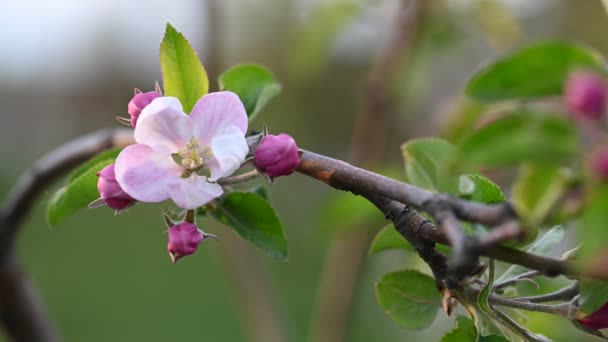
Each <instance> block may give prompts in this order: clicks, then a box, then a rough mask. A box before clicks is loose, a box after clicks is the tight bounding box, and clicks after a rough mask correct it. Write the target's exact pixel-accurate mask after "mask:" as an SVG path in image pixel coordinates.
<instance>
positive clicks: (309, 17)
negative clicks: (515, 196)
mask: <svg viewBox="0 0 608 342" xmlns="http://www.w3.org/2000/svg"><path fill="white" fill-rule="evenodd" d="M408 2H409V1H407V0H406V1H398V0H384V1H383V0H373V1H372V0H370V1H364V0H341V1H340V0H334V1H330V0H326V1H323V0H316V1H313V0H290V1H286V0H223V1H219V0H218V1H213V0H208V1H197V0H189V1H186V0H183V1H173V2H167V1H160V0H149V1H146V2H145V3H144V2H134V1H132V2H129V1H118V0H105V1H89V2H82V1H73V0H59V1H54V2H47V1H42V0H24V1H19V2H17V1H13V2H10V3H9V2H6V3H4V4H3V5H2V10H1V11H0V46H2V53H1V54H0V104H2V106H1V109H0V113H1V115H2V119H3V121H2V122H3V123H2V125H0V158H1V160H2V166H3V167H2V169H1V170H0V194H1V195H2V197H4V195H5V194H6V193H7V191H8V189H9V188H10V186H11V185H12V184H13V182H14V181H15V180H16V179H17V178H18V177H19V175H20V174H21V172H22V171H23V170H24V169H25V168H26V167H27V166H28V165H29V164H31V163H32V162H33V161H35V160H36V159H37V158H38V157H40V156H42V155H43V154H44V153H45V152H47V151H49V150H51V149H52V148H53V147H54V146H57V145H59V144H61V143H63V142H65V141H68V140H70V139H71V138H73V137H76V136H79V135H81V134H83V133H87V132H91V131H94V130H97V129H100V128H103V127H109V126H116V125H118V124H117V123H116V122H115V121H114V116H116V115H123V116H124V115H125V114H126V109H127V103H128V101H129V100H130V98H131V96H132V91H133V88H136V87H137V88H140V89H142V90H144V91H149V90H152V89H153V86H154V81H157V80H158V81H160V80H161V75H160V71H159V70H158V46H159V44H160V40H161V38H162V34H163V31H164V28H165V24H166V23H167V22H171V23H172V25H173V26H175V27H176V28H177V29H178V30H180V31H181V32H183V33H184V34H185V35H186V37H187V38H188V39H189V40H190V41H191V43H192V44H193V46H194V48H195V49H196V50H197V51H198V52H199V55H200V57H201V59H202V60H203V63H204V64H205V65H206V67H207V69H208V73H209V76H210V79H211V80H212V88H213V87H215V84H214V83H215V82H214V81H213V80H215V79H216V77H217V75H218V74H219V73H220V72H221V71H222V70H225V69H227V68H228V67H230V66H231V65H233V64H235V63H239V62H257V63H261V64H264V65H266V66H268V67H269V68H270V69H271V70H273V72H275V74H276V76H277V78H278V79H279V80H280V81H281V83H282V84H283V93H282V94H281V95H280V96H279V97H278V99H275V100H273V102H272V103H271V104H270V105H269V107H267V110H266V111H265V113H263V114H262V115H260V117H258V119H256V121H255V122H254V123H253V124H252V128H253V129H260V128H261V127H262V124H263V123H266V124H268V126H269V128H270V130H271V132H275V133H278V132H287V133H289V134H291V135H293V136H294V137H295V138H296V140H297V141H298V144H299V145H300V146H301V147H303V148H306V149H309V150H313V151H318V152H320V153H323V154H326V155H330V156H333V157H337V158H343V159H346V158H349V150H350V136H351V132H352V131H353V126H354V122H355V120H356V117H357V115H356V114H357V113H360V112H361V109H360V108H361V103H362V101H363V100H362V98H363V97H364V96H365V93H364V92H363V84H364V81H365V80H366V78H367V75H368V72H369V70H370V66H371V65H372V64H373V63H374V60H375V56H377V55H378V54H379V53H380V51H382V50H383V49H386V43H387V42H386V38H387V37H388V36H389V35H390V32H391V29H392V28H393V24H394V21H395V13H397V12H398V8H399V7H400V6H404V5H405V6H407V5H408ZM427 5H428V8H427V10H426V11H425V14H424V18H421V19H422V20H420V22H419V23H418V26H419V27H418V28H419V30H418V32H417V34H416V41H415V44H414V46H413V48H412V49H411V51H410V53H409V54H408V55H407V56H405V57H404V60H403V62H402V63H399V64H398V65H397V66H395V67H394V69H393V70H391V72H390V75H391V77H390V78H389V79H386V80H384V81H385V82H386V84H388V85H389V87H388V88H389V91H390V94H391V96H392V99H393V101H392V106H393V107H392V112H394V113H396V115H394V117H392V118H391V125H390V126H391V129H390V130H389V131H388V132H386V135H387V136H388V141H389V145H388V148H387V150H386V153H385V154H386V156H385V158H384V159H385V160H386V162H385V165H384V166H382V168H383V169H391V170H397V172H399V170H400V167H401V161H400V151H399V144H400V142H402V141H404V140H405V139H407V138H411V137H415V136H425V135H432V134H438V132H445V130H446V129H448V130H449V127H447V128H446V127H445V122H447V120H448V119H447V118H448V117H449V115H450V113H452V112H453V111H454V110H453V108H454V106H453V103H454V102H455V99H457V98H458V94H459V92H460V88H461V85H462V84H463V82H464V81H465V80H466V78H467V76H468V75H470V74H471V73H472V72H473V71H474V70H476V69H477V68H479V66H480V65H482V64H483V63H484V62H486V61H488V60H489V59H491V58H493V57H496V56H498V55H500V54H502V53H505V52H506V51H509V50H510V49H512V48H514V47H517V46H521V45H523V44H525V43H526V42H528V41H533V40H536V39H540V38H546V37H552V38H563V39H568V40H574V41H578V42H582V43H586V44H589V45H591V46H594V47H596V48H598V49H600V50H601V51H604V52H607V51H608V41H606V39H605V32H606V31H607V29H608V20H607V18H606V12H605V11H604V9H603V7H602V4H601V1H599V0H597V1H596V0H586V1H568V0H563V1H559V0H542V1H541V0H536V1H526V0H520V1H516V0H509V1H507V0H504V1H499V0H453V1H452V0H444V1H439V0H437V1H431V0H428V4H427ZM406 57H407V58H406ZM539 77H542V75H539ZM397 177H398V174H397ZM59 185H60V184H59V183H58V184H56V186H59ZM269 190H270V195H271V199H272V202H273V203H274V204H275V206H276V208H277V210H278V212H279V214H280V216H281V218H282V221H283V223H284V226H285V228H286V231H287V235H288V238H289V261H288V262H287V263H276V262H274V261H272V260H270V259H268V258H266V257H264V256H263V255H262V254H261V253H259V252H258V251H257V250H255V248H254V247H253V246H249V245H247V244H246V243H244V242H242V241H240V240H239V239H238V238H237V237H236V236H235V235H234V234H233V233H232V231H230V230H228V229H225V228H223V227H221V226H219V225H217V224H215V223H212V222H206V221H205V222H203V228H204V229H205V230H206V231H209V232H212V233H215V234H217V235H218V236H219V239H220V240H219V242H214V241H208V242H204V243H203V244H202V245H201V247H200V249H199V251H198V252H197V253H196V254H195V255H193V256H190V257H188V258H185V259H183V260H182V261H180V262H179V263H178V264H177V265H172V264H171V262H170V259H169V256H168V255H167V252H166V235H165V232H164V229H165V228H164V224H163V221H162V219H161V211H160V209H161V208H162V205H138V206H136V207H134V208H133V209H131V210H129V211H128V212H127V213H126V214H124V215H121V216H119V217H114V216H113V215H112V212H111V211H110V210H109V209H98V210H87V211H82V212H80V213H78V214H77V215H76V216H74V217H72V218H70V219H69V220H68V221H67V222H65V223H63V224H61V225H60V226H59V227H57V228H55V229H52V230H51V228H50V227H49V226H48V224H47V223H46V221H45V217H44V207H45V201H46V200H48V198H49V196H50V194H51V193H52V191H53V189H49V190H48V192H46V193H45V194H44V195H43V196H42V200H41V201H39V203H38V204H37V205H36V207H35V210H34V211H33V213H32V215H31V216H30V218H29V219H28V220H27V222H26V224H25V225H24V227H23V230H22V233H21V235H20V237H19V253H20V256H21V257H22V259H23V261H24V264H25V266H26V268H27V271H28V272H29V275H30V276H31V278H32V280H33V282H34V283H35V285H36V286H37V287H38V289H39V291H40V293H41V296H42V297H43V299H44V301H45V303H46V306H47V310H48V312H49V314H50V315H51V317H52V319H53V321H54V322H55V323H56V324H57V327H58V330H59V332H60V334H61V336H63V337H64V338H65V340H66V341H167V340H188V341H189V340H208V341H256V340H260V338H259V336H267V337H268V340H272V339H271V338H270V337H273V338H274V340H279V341H280V340H284V341H310V340H317V337H315V336H317V335H315V334H314V333H313V332H312V331H313V330H314V329H313V328H311V326H315V324H317V323H318V322H317V321H318V320H319V316H317V315H316V314H315V306H316V305H319V304H320V303H319V301H318V300H317V299H316V298H317V295H318V292H319V290H318V289H319V283H320V279H321V274H322V272H323V270H324V268H325V266H324V265H325V263H326V257H327V256H328V255H332V254H328V250H330V248H329V246H330V245H331V241H332V240H333V239H342V240H346V241H347V240H348V239H350V238H353V239H363V241H366V238H365V236H369V235H370V234H371V232H375V231H377V230H378V229H380V228H381V227H382V226H383V225H384V223H383V217H382V215H381V214H379V213H377V214H375V213H374V214H373V215H366V217H365V218H364V220H363V222H358V224H355V225H353V224H347V225H346V227H344V226H343V224H342V223H348V222H343V221H347V218H348V216H349V212H348V211H346V214H344V213H342V214H339V213H332V212H328V209H327V207H328V206H331V203H333V202H335V200H333V202H332V198H333V196H334V195H332V191H330V189H328V187H327V186H325V185H323V184H321V183H319V182H316V181H313V180H311V179H308V178H306V177H305V176H302V175H297V174H296V175H294V176H291V177H287V178H284V179H277V180H276V182H275V183H274V184H273V185H272V186H270V187H269ZM356 210H359V209H356ZM368 216H370V217H368ZM362 231H363V233H362ZM368 232H370V233H368ZM361 236H363V238H361ZM346 246H349V244H348V243H347V244H346ZM359 254H361V253H359ZM346 262H349V261H348V260H346ZM353 262H356V260H355V261H353ZM361 262H362V266H361V272H360V277H359V279H358V280H357V281H356V284H355V286H354V291H355V296H354V300H353V303H352V307H351V308H350V310H349V311H348V312H346V314H344V315H342V316H343V319H344V324H343V326H344V334H343V337H344V340H346V341H361V342H362V341H401V340H407V339H412V340H431V341H432V340H438V339H439V338H440V337H441V336H442V335H443V334H444V333H445V332H446V331H447V330H449V329H451V327H452V325H453V323H452V321H453V320H452V318H447V317H445V315H443V314H442V313H439V314H438V316H437V318H436V321H435V323H433V325H432V326H431V327H430V328H429V329H427V330H424V331H420V332H409V331H405V330H402V329H400V328H398V327H397V326H396V325H394V324H393V323H392V322H391V321H390V320H389V318H387V317H386V316H385V315H384V314H383V312H382V310H381V309H380V308H379V307H378V306H377V305H376V303H375V297H374V282H375V281H376V280H377V279H379V278H380V276H381V275H382V274H384V273H386V272H387V271H392V270H396V269H400V268H418V269H421V270H423V271H428V270H427V269H426V268H425V266H424V265H423V264H421V262H420V261H419V260H418V259H416V258H415V257H413V256H412V255H406V254H403V253H400V252H394V253H386V254H383V255H380V256H377V257H373V258H371V257H367V256H365V257H364V258H362V259H361ZM331 279H333V280H332V281H333V284H334V285H335V287H336V288H338V289H341V288H344V289H345V291H346V289H348V288H350V287H352V285H350V284H349V281H348V279H343V278H341V276H340V274H334V275H333V278H331ZM551 286H555V285H548V287H546V288H547V289H550V288H551ZM338 292H340V291H338ZM246 298H249V299H246ZM321 304H322V303H321ZM328 309H331V307H330V308H328ZM530 319H531V327H532V329H533V330H535V331H538V332H540V333H542V334H544V335H546V336H549V337H551V338H554V339H555V340H557V341H570V340H573V339H577V340H591V338H590V337H588V336H584V337H581V335H579V334H578V333H576V332H574V330H573V329H572V328H571V327H570V324H569V323H568V322H567V321H565V320H562V319H560V318H553V317H549V316H547V315H544V314H535V315H531V316H530ZM557 327H559V328H557ZM336 328H340V327H336ZM256 329H257V330H256ZM254 331H258V333H257V335H256V333H255V332H254ZM259 331H262V332H261V335H260V333H259ZM255 336H258V338H256V337H255ZM0 338H1V337H0Z"/></svg>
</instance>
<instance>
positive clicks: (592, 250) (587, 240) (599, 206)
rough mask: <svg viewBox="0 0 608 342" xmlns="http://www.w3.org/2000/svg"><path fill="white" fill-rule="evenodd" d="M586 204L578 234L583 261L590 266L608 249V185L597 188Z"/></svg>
mask: <svg viewBox="0 0 608 342" xmlns="http://www.w3.org/2000/svg"><path fill="white" fill-rule="evenodd" d="M585 202H586V206H585V208H584V211H583V213H582V216H581V220H580V226H579V227H578V228H579V229H577V233H578V234H579V236H580V238H581V241H582V245H581V249H580V254H581V261H582V263H583V265H585V266H589V265H590V264H592V263H594V262H596V260H597V259H598V258H597V254H598V253H605V251H606V250H607V249H608V229H606V213H608V184H601V185H598V186H595V187H594V188H593V189H592V191H591V193H590V194H589V195H588V198H586V201H585Z"/></svg>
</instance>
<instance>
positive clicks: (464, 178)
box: [458, 174, 507, 204]
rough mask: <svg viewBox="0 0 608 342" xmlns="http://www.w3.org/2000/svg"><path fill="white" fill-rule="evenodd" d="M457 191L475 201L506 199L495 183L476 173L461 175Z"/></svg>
mask: <svg viewBox="0 0 608 342" xmlns="http://www.w3.org/2000/svg"><path fill="white" fill-rule="evenodd" d="M458 191H459V192H460V196H461V197H463V198H466V199H468V200H471V201H475V202H481V203H488V204H492V203H500V202H504V201H506V200H507V199H506V197H505V194H504V193H503V192H502V190H501V189H500V187H499V186H498V185H496V183H494V182H492V181H491V180H489V179H487V178H486V177H484V176H481V175H478V174H468V175H461V176H460V177H459V179H458Z"/></svg>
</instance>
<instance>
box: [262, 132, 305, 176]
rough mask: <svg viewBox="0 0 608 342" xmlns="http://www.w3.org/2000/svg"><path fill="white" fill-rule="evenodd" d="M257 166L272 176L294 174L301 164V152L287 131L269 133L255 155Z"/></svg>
mask: <svg viewBox="0 0 608 342" xmlns="http://www.w3.org/2000/svg"><path fill="white" fill-rule="evenodd" d="M253 157H254V160H255V166H256V167H257V168H258V169H259V170H260V171H261V172H263V173H265V174H267V175H268V176H270V177H273V178H274V177H279V176H287V175H290V174H292V173H293V172H294V171H295V170H296V169H297V168H298V165H300V153H299V152H298V146H297V145H296V142H295V140H293V138H292V137H291V136H290V135H288V134H285V133H281V134H279V135H267V136H265V137H264V138H262V141H261V142H260V145H259V146H258V148H257V149H256V150H255V153H254V155H253Z"/></svg>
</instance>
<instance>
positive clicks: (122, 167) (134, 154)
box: [114, 144, 181, 202]
mask: <svg viewBox="0 0 608 342" xmlns="http://www.w3.org/2000/svg"><path fill="white" fill-rule="evenodd" d="M114 171H115V173H116V180H117V181H118V184H120V186H121V188H122V189H123V190H124V191H125V192H126V193H127V194H129V196H131V197H133V198H135V199H136V200H138V201H142V202H161V201H164V200H166V199H168V198H169V189H168V184H170V183H172V182H174V180H175V179H179V176H180V174H181V168H180V167H178V166H177V164H175V162H174V161H173V159H172V158H171V157H170V156H164V155H161V154H158V153H156V152H155V151H154V150H153V149H152V148H150V147H149V146H147V145H141V144H135V145H131V146H127V147H126V148H125V149H124V150H122V152H120V154H119V155H118V158H116V166H115V168H114Z"/></svg>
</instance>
